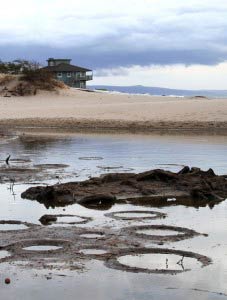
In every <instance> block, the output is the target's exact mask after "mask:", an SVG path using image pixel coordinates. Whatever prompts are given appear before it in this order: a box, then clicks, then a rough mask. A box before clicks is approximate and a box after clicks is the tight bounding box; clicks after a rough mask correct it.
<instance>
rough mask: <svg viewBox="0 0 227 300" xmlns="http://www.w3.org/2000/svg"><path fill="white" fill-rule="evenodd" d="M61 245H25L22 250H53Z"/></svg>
mask: <svg viewBox="0 0 227 300" xmlns="http://www.w3.org/2000/svg"><path fill="white" fill-rule="evenodd" d="M61 248H62V247H58V246H46V245H38V246H30V247H25V248H23V250H28V251H54V250H59V249H61Z"/></svg>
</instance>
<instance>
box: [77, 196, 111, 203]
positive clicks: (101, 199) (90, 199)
mask: <svg viewBox="0 0 227 300" xmlns="http://www.w3.org/2000/svg"><path fill="white" fill-rule="evenodd" d="M115 200H116V197H114V196H111V195H102V194H97V195H91V196H87V197H84V198H82V199H80V200H78V201H77V203H79V204H106V203H114V202H115Z"/></svg>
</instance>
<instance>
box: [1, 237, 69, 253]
mask: <svg viewBox="0 0 227 300" xmlns="http://www.w3.org/2000/svg"><path fill="white" fill-rule="evenodd" d="M70 244H71V243H70V241H67V240H52V239H31V240H22V241H20V242H16V243H13V244H10V245H8V246H6V247H4V249H5V250H8V251H9V252H12V253H13V254H14V255H18V254H23V255H24V254H25V253H26V255H29V254H31V255H34V254H35V255H39V254H43V253H47V254H52V253H59V252H65V249H66V248H67V247H68V246H69V245H70ZM37 246H38V247H39V246H47V247H48V246H49V247H51V246H52V247H53V246H54V247H60V248H59V249H51V250H39V249H38V248H37V250H29V249H24V248H28V247H37Z"/></svg>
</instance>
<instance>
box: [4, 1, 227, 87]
mask: <svg viewBox="0 0 227 300" xmlns="http://www.w3.org/2000/svg"><path fill="white" fill-rule="evenodd" d="M0 4H1V6H0V20H1V22H0V58H1V59H2V60H12V59H16V58H27V59H33V60H36V61H39V62H41V63H43V64H45V60H46V59H47V58H48V57H55V58H72V63H73V64H75V65H79V66H84V67H88V68H92V69H93V70H94V71H95V80H94V81H93V84H114V85H134V84H142V85H147V86H163V87H171V88H189V89H193V88H195V89H198V88H210V89H227V1H226V0H215V1H214V0H188V1H183V0H114V1H113V0H96V1H94V0H64V1H62V0H61V1H59V0H20V1H18V0H8V1H5V0H4V1H3V0H0Z"/></svg>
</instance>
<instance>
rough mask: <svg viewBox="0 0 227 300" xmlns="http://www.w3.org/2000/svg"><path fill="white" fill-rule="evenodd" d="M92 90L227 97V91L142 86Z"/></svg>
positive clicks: (97, 87) (100, 86) (93, 87)
mask: <svg viewBox="0 0 227 300" xmlns="http://www.w3.org/2000/svg"><path fill="white" fill-rule="evenodd" d="M89 88H91V89H106V90H108V91H116V92H120V93H129V94H150V95H160V96H162V95H165V96H170V95H175V96H189V97H190V96H191V97H192V96H206V97H215V98H224V97H227V90H177V89H168V88H162V87H148V86H142V85H134V86H111V85H90V86H89Z"/></svg>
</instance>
